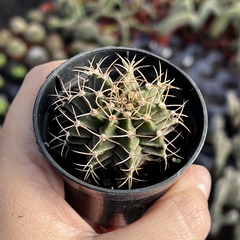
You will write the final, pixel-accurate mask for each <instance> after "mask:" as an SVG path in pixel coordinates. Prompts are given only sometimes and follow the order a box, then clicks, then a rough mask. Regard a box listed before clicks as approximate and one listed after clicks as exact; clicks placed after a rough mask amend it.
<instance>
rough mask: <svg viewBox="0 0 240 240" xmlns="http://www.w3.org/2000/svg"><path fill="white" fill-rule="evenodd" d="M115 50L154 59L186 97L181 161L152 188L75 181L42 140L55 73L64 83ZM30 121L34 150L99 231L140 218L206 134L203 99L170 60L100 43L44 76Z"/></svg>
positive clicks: (71, 201)
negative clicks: (186, 131)
mask: <svg viewBox="0 0 240 240" xmlns="http://www.w3.org/2000/svg"><path fill="white" fill-rule="evenodd" d="M116 53H118V54H119V55H120V56H122V57H127V58H128V59H130V60H131V59H133V57H134V56H135V55H136V60H137V59H142V58H143V57H145V59H144V60H143V62H142V64H145V65H155V66H157V67H159V60H160V62H161V67H162V71H163V72H165V70H166V69H168V77H169V79H175V81H174V82H173V85H175V86H177V87H179V88H181V94H182V98H183V99H185V100H188V103H187V113H188V116H189V117H188V127H189V128H190V130H191V134H190V135H189V136H188V139H185V140H183V141H186V143H184V144H185V147H184V148H185V150H184V155H185V156H184V158H185V160H186V161H184V163H183V164H181V165H180V166H179V168H177V169H173V171H172V174H171V176H169V177H168V178H167V179H165V180H163V181H161V182H159V183H157V184H154V185H152V186H148V187H143V188H138V189H131V190H117V189H106V188H102V187H99V186H94V185H90V184H88V183H86V182H84V181H81V180H80V179H78V178H76V177H75V176H73V175H71V174H70V173H69V172H68V171H67V170H66V169H64V168H63V166H61V165H59V164H58V163H57V162H56V161H55V159H54V158H53V156H51V154H50V152H49V149H48V144H47V132H48V119H49V115H50V110H51V107H50V106H51V101H52V99H51V95H52V94H54V93H55V92H54V91H55V90H54V87H55V84H56V76H58V77H60V78H61V79H62V81H63V82H64V84H66V85H67V83H68V82H69V81H70V80H72V79H74V73H73V72H72V70H73V69H74V68H75V67H80V66H85V65H88V64H89V63H88V61H91V60H92V59H93V57H95V58H94V61H95V62H97V61H99V60H100V59H102V58H104V57H106V56H108V59H107V61H106V64H107V62H113V61H114V60H115V59H116V58H117V55H116ZM103 66H104V64H103ZM106 67H107V66H106ZM33 124H34V130H35V135H36V139H37V143H38V146H39V149H40V151H41V152H42V153H43V154H44V155H45V157H46V158H47V159H48V161H49V162H50V163H51V164H52V166H53V167H54V168H55V169H56V170H57V171H58V172H59V173H60V174H61V176H62V177H63V179H64V181H65V191H66V200H67V201H68V202H69V204H70V205H71V206H72V207H73V208H74V209H75V210H76V211H77V212H78V213H79V214H80V215H81V216H82V217H83V218H84V219H85V220H86V221H88V222H89V223H90V224H91V225H92V226H93V227H94V228H95V229H97V226H101V227H102V229H112V228H119V227H124V226H126V225H128V224H130V223H132V222H134V221H136V220H137V219H138V218H140V217H141V216H142V214H143V213H144V212H145V211H146V210H147V209H148V208H149V206H150V205H151V204H152V203H153V202H154V201H155V200H156V199H158V198H159V197H160V196H161V195H162V194H164V193H165V192H166V191H167V190H168V189H169V188H170V187H171V186H172V184H173V183H174V182H175V181H176V180H177V179H178V178H179V176H180V175H181V174H182V173H183V172H184V171H185V170H186V169H187V168H188V167H189V166H190V165H191V164H192V163H193V162H194V160H195V159H196V157H197V156H198V154H199V152H200V150H201V148H202V146H203V144H204V141H205V137H206V134H207V110H206V106H205V103H204V100H203V97H202V95H201V93H200V91H199V89H198V87H197V86H196V84H195V83H194V81H193V80H192V79H191V78H190V77H189V76H188V75H186V74H185V73H184V72H182V71H181V70H180V69H178V68H177V67H176V66H174V65H173V64H171V63H170V62H168V61H166V60H164V59H162V58H160V57H159V56H156V55H154V54H152V53H149V52H147V51H144V50H140V49H134V48H124V47H106V48H100V49H96V50H93V51H88V52H84V53H81V54H79V55H77V56H75V57H73V58H71V59H69V60H68V61H66V62H64V63H63V64H62V65H60V66H59V67H58V68H57V69H55V70H54V71H53V72H52V73H51V74H50V75H49V76H48V77H47V79H46V81H45V83H44V84H43V86H42V87H41V89H40V91H39V93H38V96H37V98H36V102H35V107H34V112H33ZM98 231H100V230H98Z"/></svg>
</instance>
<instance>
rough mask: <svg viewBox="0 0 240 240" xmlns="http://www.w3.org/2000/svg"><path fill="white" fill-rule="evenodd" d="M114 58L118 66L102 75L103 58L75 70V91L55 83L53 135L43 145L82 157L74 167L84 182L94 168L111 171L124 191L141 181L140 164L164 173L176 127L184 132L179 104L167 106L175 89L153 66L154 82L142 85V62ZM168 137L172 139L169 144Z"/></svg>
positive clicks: (175, 152) (174, 154)
mask: <svg viewBox="0 0 240 240" xmlns="http://www.w3.org/2000/svg"><path fill="white" fill-rule="evenodd" d="M118 57H119V59H118V60H120V61H121V63H122V64H119V63H116V62H113V63H112V64H111V66H109V68H108V69H107V70H106V71H103V70H102V69H101V64H102V62H103V61H104V59H103V60H102V61H100V62H99V63H98V64H97V65H96V67H94V64H93V63H90V66H88V67H84V68H76V69H75V72H76V76H77V78H78V81H77V87H72V86H71V85H69V87H66V86H64V84H63V82H62V81H61V80H60V84H61V88H62V92H61V93H59V92H58V91H57V90H56V96H55V100H54V102H53V106H54V109H55V112H56V115H55V122H57V123H58V125H59V132H58V133H56V134H51V136H52V139H51V140H50V142H49V146H50V148H51V149H55V148H57V147H59V148H60V149H61V154H62V155H64V157H66V155H68V154H69V152H74V153H76V154H79V155H81V156H83V155H84V156H85V158H86V160H85V161H81V157H79V160H77V161H75V165H76V168H77V169H78V170H80V171H82V172H84V174H85V175H84V176H85V178H84V180H85V181H90V180H91V179H94V181H95V182H97V183H98V182H99V181H101V179H99V177H98V175H97V170H98V169H114V170H115V171H116V172H120V173H121V174H120V176H121V177H119V178H118V179H117V180H118V182H119V184H118V187H119V188H121V187H123V186H124V185H125V184H128V188H129V189H130V188H131V187H132V183H133V180H134V181H142V179H140V178H139V177H138V172H139V170H141V169H142V168H143V167H144V166H145V165H147V164H149V163H151V162H157V163H164V166H165V169H166V168H167V166H168V159H169V158H170V157H172V158H173V159H174V160H176V159H181V156H178V151H179V149H177V148H176V147H175V148H174V147H172V146H173V145H174V144H173V142H174V141H175V140H176V139H177V138H178V137H180V136H181V132H177V133H176V127H177V126H179V125H181V126H182V127H183V128H185V129H187V128H186V127H185V125H184V122H183V117H185V115H184V114H183V113H182V112H183V109H184V106H185V103H182V104H178V105H176V106H175V109H174V110H173V109H172V108H171V107H168V105H167V103H166V99H167V98H168V97H170V98H171V96H169V91H171V89H177V88H176V87H174V86H172V85H171V81H170V80H167V76H166V75H167V73H164V74H163V73H161V72H160V73H158V72H157V71H156V69H154V67H153V69H154V71H155V73H156V78H155V80H154V81H152V82H148V80H147V79H146V78H145V77H144V76H143V74H141V68H144V67H145V66H141V67H140V63H141V62H142V60H143V59H141V60H139V61H135V58H134V59H133V60H132V61H129V60H128V59H125V58H122V57H121V56H118ZM148 67H149V66H148ZM160 70H161V67H160ZM112 72H115V74H114V77H113V76H112ZM162 75H165V79H164V80H162ZM177 90H179V89H177ZM171 133H175V137H174V139H171V140H170V139H168V138H167V136H168V135H169V134H171ZM55 135H57V136H55ZM169 146H171V148H170V147H169ZM170 149H175V150H170ZM175 162H179V161H175Z"/></svg>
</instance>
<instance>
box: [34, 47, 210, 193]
mask: <svg viewBox="0 0 240 240" xmlns="http://www.w3.org/2000/svg"><path fill="white" fill-rule="evenodd" d="M109 50H110V51H111V52H113V51H114V50H116V51H119V50H124V51H135V52H136V53H137V52H139V53H142V54H146V55H149V56H152V57H154V58H157V59H159V60H161V61H163V62H165V63H166V64H169V65H171V66H172V67H174V68H175V69H176V70H177V71H179V72H180V73H181V74H182V75H184V76H185V78H186V79H187V80H188V81H189V82H190V84H191V85H192V87H193V88H194V90H195V91H196V93H197V95H198V98H199V101H200V103H201V106H202V111H203V113H202V114H203V129H202V134H201V138H200V139H199V143H198V146H197V147H196V149H195V151H194V153H193V154H192V156H191V157H190V159H189V160H188V161H187V162H186V163H185V164H184V166H183V167H182V168H180V169H179V170H178V171H177V172H176V173H175V174H173V175H172V176H170V177H169V178H167V179H165V180H163V181H161V182H159V183H155V184H153V185H150V186H146V187H142V188H136V189H109V188H104V187H99V186H96V185H92V184H89V183H87V182H85V181H83V180H80V179H78V178H76V177H75V176H73V175H71V174H70V173H68V172H67V171H66V170H65V169H64V168H62V167H61V166H60V165H59V164H57V162H56V161H55V160H54V158H53V157H52V156H51V155H50V153H49V152H48V150H47V148H46V144H45V143H44V142H43V140H42V136H41V133H40V131H39V128H38V125H39V124H38V111H39V108H40V106H39V103H40V100H41V96H42V93H43V92H44V89H45V87H46V86H47V85H48V83H49V82H50V81H51V79H52V77H54V76H56V73H57V72H58V71H60V70H61V69H63V68H65V67H67V66H68V65H69V64H71V63H72V62H74V61H75V60H76V59H79V58H81V57H83V56H86V55H88V54H91V55H92V54H93V53H96V54H98V53H100V52H102V51H109ZM46 78H47V79H48V80H46V81H45V82H44V83H43V85H42V86H41V88H40V90H39V92H38V94H37V97H36V100H35V104H34V109H33V126H34V133H35V136H36V139H37V144H38V147H39V150H40V152H41V153H43V154H44V155H45V157H46V158H47V160H48V161H49V162H50V163H51V165H52V166H53V167H54V168H55V170H57V171H58V172H59V173H60V174H62V175H63V176H64V178H65V179H66V181H67V182H69V180H70V181H73V182H74V183H75V184H79V185H82V186H84V187H86V188H88V189H91V190H94V191H97V192H107V193H108V194H118V195H119V194H137V193H140V192H143V191H144V192H145V191H146V192H147V191H152V190H153V189H157V188H160V187H161V188H164V187H165V186H166V187H167V186H168V185H169V184H170V183H171V182H175V181H176V180H177V179H178V178H179V177H180V176H181V175H182V174H183V173H184V172H185V171H186V170H187V169H188V168H189V167H190V165H191V164H192V163H193V162H194V161H195V159H196V158H197V156H198V155H199V152H200V151H201V149H202V147H203V145H204V142H205V139H206V136H207V128H208V117H207V107H206V104H205V101H204V99H203V96H202V93H201V92H200V90H199V88H198V86H197V85H196V83H195V82H194V81H193V80H192V78H191V77H190V76H189V75H187V74H186V73H185V72H184V71H182V70H181V69H180V68H178V67H177V66H175V65H174V64H173V63H171V62H170V61H168V60H166V59H164V58H162V57H160V56H158V55H156V54H154V53H151V52H149V51H146V50H143V49H138V48H132V47H118V46H113V47H112V46H108V47H101V48H97V49H94V50H89V51H85V52H82V53H80V54H78V55H76V56H74V57H72V58H70V59H69V60H67V61H65V62H63V63H62V64H61V65H60V66H58V67H57V68H56V69H54V70H53V71H52V72H51V73H50V74H49V75H48V76H47V77H46Z"/></svg>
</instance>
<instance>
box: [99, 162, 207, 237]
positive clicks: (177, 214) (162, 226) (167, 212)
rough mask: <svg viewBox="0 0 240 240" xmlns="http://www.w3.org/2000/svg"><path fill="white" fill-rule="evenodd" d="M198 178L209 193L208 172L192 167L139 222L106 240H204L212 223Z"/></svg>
mask: <svg viewBox="0 0 240 240" xmlns="http://www.w3.org/2000/svg"><path fill="white" fill-rule="evenodd" d="M197 177H198V179H199V178H200V177H202V178H203V179H204V180H203V182H205V183H204V184H205V185H206V191H207V192H208V193H209V192H210V185H211V179H210V175H209V172H208V171H207V170H206V169H205V168H203V167H201V166H196V165H193V166H191V167H190V168H189V169H188V170H187V171H186V173H185V174H183V176H182V177H181V178H180V179H179V180H178V181H177V182H176V183H175V184H174V185H173V186H172V187H171V189H170V190H169V191H168V192H167V193H165V194H164V195H163V196H162V197H161V198H160V199H158V200H157V201H156V202H155V203H154V204H153V205H152V206H151V208H150V209H149V210H148V211H147V212H146V213H145V214H144V216H143V217H142V218H141V219H139V220H138V221H136V222H135V223H133V224H131V225H129V226H127V227H126V228H124V229H119V230H116V231H113V232H110V233H107V235H108V237H109V239H112V240H115V239H126V240H127V239H134V240H138V239H139V240H142V239H146V240H148V239H160V240H165V239H166V240H171V239H172V240H175V239H184V240H186V239H189V240H204V239H206V237H207V235H208V233H209V230H210V222H211V221H210V215H209V211H208V203H207V199H206V195H205V194H204V193H203V192H202V191H201V190H200V188H199V186H198V185H199V181H196V178H197ZM100 239H104V237H103V236H102V238H100Z"/></svg>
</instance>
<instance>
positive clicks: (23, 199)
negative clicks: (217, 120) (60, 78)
mask: <svg viewBox="0 0 240 240" xmlns="http://www.w3.org/2000/svg"><path fill="white" fill-rule="evenodd" d="M59 64H61V62H60V61H58V62H52V63H48V64H44V65H41V66H38V67H35V68H34V69H33V70H32V71H30V72H29V74H28V75H27V76H26V79H25V81H24V83H23V85H22V87H21V89H20V91H19V93H18V94H17V96H16V98H15V100H14V102H13V104H12V106H11V108H10V110H9V112H8V114H7V117H6V120H5V123H4V126H3V129H2V132H1V134H0V152H1V156H0V181H1V185H0V194H1V198H0V214H1V220H0V233H1V234H0V236H1V239H7V240H8V239H10V240H11V239H21V240H24V239H36V240H37V239H44V240H45V239H78V240H80V239H111V240H114V239H118V240H119V239H134V240H135V239H136V240H137V239H141V240H142V239H147V240H148V239H167V240H169V239H179V240H181V239H184V240H185V239H194V240H198V239H199V240H200V239H205V237H206V235H207V233H208V231H209V228H210V217H209V212H208V205H207V200H206V195H208V193H209V191H210V177H209V173H208V172H207V171H206V169H204V168H203V167H199V166H191V167H190V168H189V169H188V170H187V171H186V173H185V174H184V175H183V176H182V177H180V179H179V180H178V181H177V182H176V183H175V184H174V185H173V187H172V188H171V189H170V190H169V191H168V192H167V193H166V194H164V196H162V197H161V198H160V199H159V200H157V201H156V202H155V203H154V204H153V206H151V208H150V209H149V210H148V211H147V212H146V213H145V214H144V216H143V217H142V218H141V219H139V220H138V221H136V222H135V223H133V224H131V225H129V226H127V227H125V228H123V229H118V230H116V231H113V232H110V233H106V234H102V235H98V234H96V233H95V232H94V231H93V230H92V228H91V227H90V226H89V225H87V224H86V222H85V221H84V220H83V219H82V218H81V217H80V216H78V214H77V213H76V212H75V211H74V210H73V209H72V208H71V207H70V206H69V205H68V204H67V202H66V201H65V200H64V188H63V181H62V179H61V178H60V177H59V175H58V174H57V173H56V172H55V171H54V170H53V169H52V168H51V166H50V165H49V164H48V162H47V161H46V159H45V158H44V157H43V155H42V154H40V153H39V151H38V147H37V144H36V140H35V136H34V131H33V126H32V111H33V105H34V101H35V98H36V95H37V92H38V90H39V88H40V86H41V85H42V84H43V82H44V81H45V79H46V76H47V75H48V74H49V73H50V72H51V71H52V70H53V69H54V68H56V67H57V66H59ZM196 176H198V179H197V178H196ZM196 179H197V180H196ZM206 185H208V186H207V187H206ZM202 186H205V190H206V191H205V195H204V194H203V193H202V191H201V190H200V189H202Z"/></svg>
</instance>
